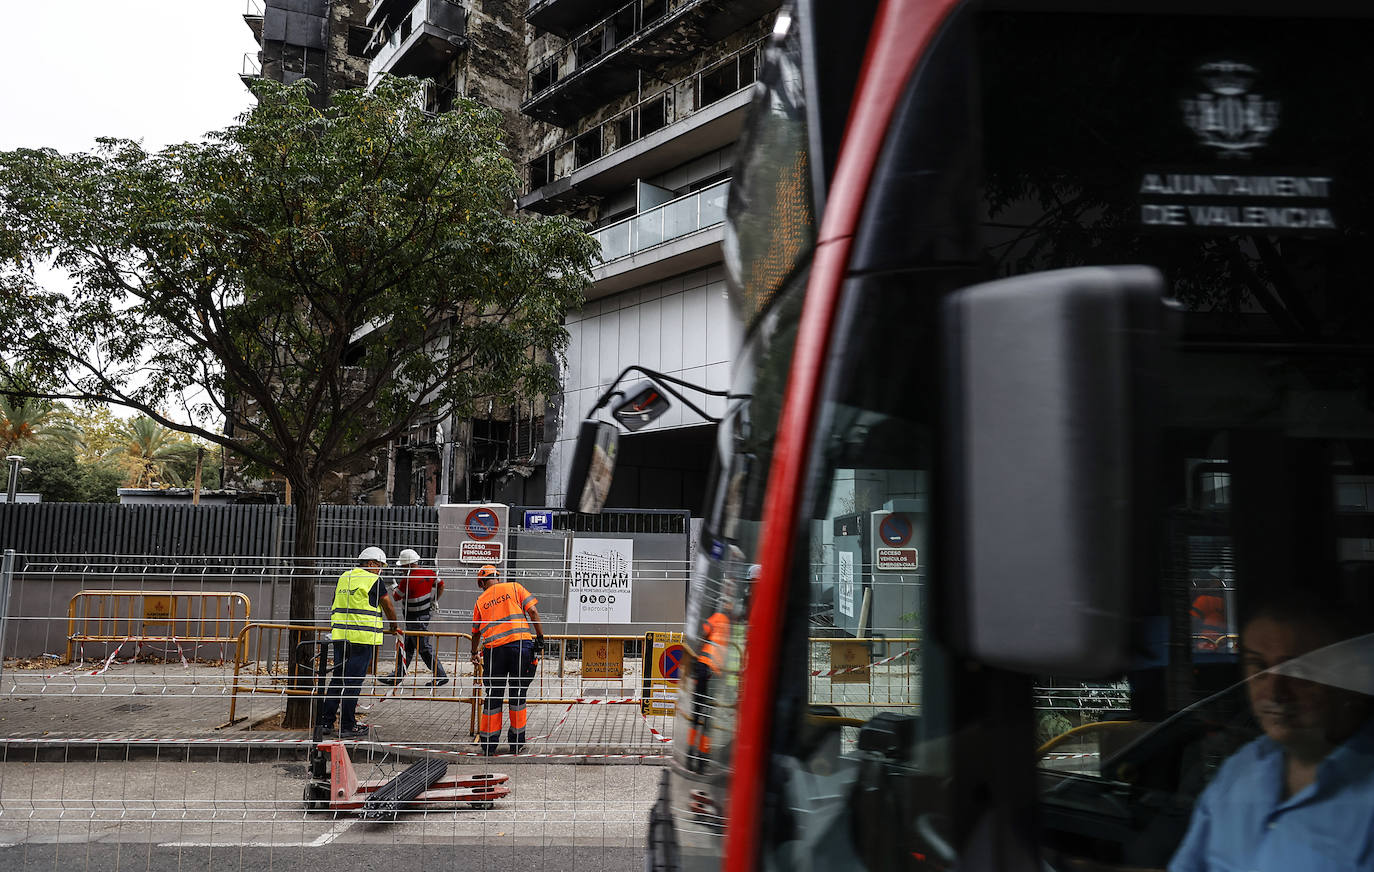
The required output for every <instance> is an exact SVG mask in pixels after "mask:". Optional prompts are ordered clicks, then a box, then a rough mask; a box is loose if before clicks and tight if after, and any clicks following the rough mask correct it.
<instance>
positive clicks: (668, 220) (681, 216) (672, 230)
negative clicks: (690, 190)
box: [661, 194, 701, 239]
mask: <svg viewBox="0 0 1374 872" xmlns="http://www.w3.org/2000/svg"><path fill="white" fill-rule="evenodd" d="M700 205H701V197H699V196H697V195H695V194H693V195H691V196H688V197H683V198H682V199H680V200H674V201H673V202H671V203H664V204H663V206H662V207H661V208H662V210H663V238H664V239H676V238H677V237H679V236H686V235H687V234H688V233H691V232H692V231H693V230H697V229H699V228H700V226H701V225H700V224H699V223H698V222H697V207H698V206H700Z"/></svg>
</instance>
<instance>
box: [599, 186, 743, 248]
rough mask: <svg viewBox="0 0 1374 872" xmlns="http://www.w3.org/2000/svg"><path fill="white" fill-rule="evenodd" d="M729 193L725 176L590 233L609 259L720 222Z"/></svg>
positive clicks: (723, 218)
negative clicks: (703, 186) (707, 186)
mask: <svg viewBox="0 0 1374 872" xmlns="http://www.w3.org/2000/svg"><path fill="white" fill-rule="evenodd" d="M729 193H730V182H729V180H726V181H724V182H718V183H717V184H714V185H712V186H711V187H709V188H704V189H702V190H700V191H697V192H696V193H694V194H688V195H687V196H685V197H679V198H677V199H676V200H672V201H670V202H668V203H664V204H663V205H662V206H657V207H655V208H653V209H650V210H648V211H647V212H644V213H642V214H640V215H635V216H634V217H633V218H626V219H625V220H624V221H619V222H616V223H615V224H612V225H610V226H609V227H603V228H601V229H600V230H597V231H596V232H595V233H593V234H592V235H593V236H595V237H596V238H597V240H598V241H599V242H600V243H601V259H602V260H603V261H607V262H609V261H612V260H615V259H617V258H621V257H625V256H627V255H630V254H634V253H635V252H639V251H643V250H645V249H646V248H652V247H654V246H655V245H659V244H661V243H664V242H669V241H671V240H674V239H677V238H678V237H680V236H686V235H687V234H689V233H694V232H696V231H697V230H703V229H705V228H707V227H713V226H715V225H716V224H720V223H721V222H723V221H724V220H725V201H726V200H727V199H728V197H729Z"/></svg>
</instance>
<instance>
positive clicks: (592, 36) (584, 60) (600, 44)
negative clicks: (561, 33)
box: [577, 28, 607, 69]
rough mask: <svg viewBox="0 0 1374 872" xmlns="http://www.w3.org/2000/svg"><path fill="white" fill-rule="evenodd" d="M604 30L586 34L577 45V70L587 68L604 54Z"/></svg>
mask: <svg viewBox="0 0 1374 872" xmlns="http://www.w3.org/2000/svg"><path fill="white" fill-rule="evenodd" d="M606 36H607V34H606V30H605V28H602V29H601V30H596V31H593V32H592V33H589V34H587V35H586V36H584V37H583V38H582V39H581V40H579V41H578V43H577V66H578V69H581V68H582V67H585V66H588V65H589V64H591V63H592V61H595V60H596V59H597V58H599V57H601V56H602V55H603V54H605V53H606Z"/></svg>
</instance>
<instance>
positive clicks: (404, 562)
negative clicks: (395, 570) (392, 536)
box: [396, 548, 420, 566]
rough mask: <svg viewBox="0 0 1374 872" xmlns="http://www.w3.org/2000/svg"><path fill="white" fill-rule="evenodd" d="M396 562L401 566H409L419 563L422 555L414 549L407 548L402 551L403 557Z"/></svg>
mask: <svg viewBox="0 0 1374 872" xmlns="http://www.w3.org/2000/svg"><path fill="white" fill-rule="evenodd" d="M396 562H397V563H399V564H400V565H401V566H409V565H410V564H412V563H419V562H420V555H418V554H416V553H415V549H414V548H405V549H403V550H402V551H401V555H400V556H399V557H397V558H396Z"/></svg>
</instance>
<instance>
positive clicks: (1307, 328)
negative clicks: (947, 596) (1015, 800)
mask: <svg viewBox="0 0 1374 872" xmlns="http://www.w3.org/2000/svg"><path fill="white" fill-rule="evenodd" d="M976 31H977V45H978V52H977V54H978V59H977V64H978V69H979V74H980V83H979V87H980V98H979V99H980V102H981V106H982V119H983V121H982V124H983V131H982V151H983V184H982V189H981V200H982V209H983V222H982V228H981V230H982V238H983V245H982V254H983V260H984V265H985V267H986V269H987V271H988V272H989V273H991V274H993V275H997V276H1007V275H1017V274H1023V273H1027V272H1033V271H1038V270H1045V269H1054V268H1059V267H1065V266H1079V265H1091V264H1127V263H1144V264H1148V265H1151V266H1154V267H1156V268H1158V269H1159V270H1160V271H1161V272H1162V273H1163V274H1164V275H1165V277H1166V279H1167V280H1168V283H1169V290H1170V294H1171V295H1172V296H1173V297H1174V298H1176V299H1177V301H1178V302H1179V304H1180V306H1181V313H1180V323H1181V327H1182V336H1181V342H1180V346H1179V348H1178V349H1177V351H1178V353H1177V359H1176V363H1175V366H1174V369H1173V371H1172V372H1171V373H1169V374H1168V378H1167V384H1166V390H1165V396H1166V407H1165V410H1164V421H1163V424H1164V430H1163V434H1164V438H1163V440H1162V442H1161V444H1160V446H1159V456H1158V463H1159V469H1160V470H1161V475H1160V482H1159V485H1160V488H1161V491H1162V493H1161V496H1160V504H1159V507H1158V511H1159V518H1160V524H1161V534H1162V541H1163V548H1162V553H1161V554H1160V563H1161V567H1160V573H1159V578H1158V580H1157V582H1156V583H1155V584H1154V585H1153V586H1152V587H1151V588H1150V589H1148V590H1141V591H1137V592H1135V609H1136V612H1137V614H1136V615H1135V616H1134V617H1135V626H1136V631H1135V636H1136V638H1135V639H1134V640H1133V641H1134V642H1135V647H1136V656H1135V661H1136V662H1135V663H1134V664H1133V665H1132V667H1131V668H1130V669H1129V670H1127V671H1126V672H1124V673H1122V674H1119V675H1115V676H1104V677H1096V678H1094V679H1093V680H1090V681H1089V680H1082V678H1081V677H1079V678H1072V677H1064V676H1041V677H1040V678H1039V679H1038V681H1037V686H1036V689H1035V703H1034V705H1035V715H1036V719H1035V723H1036V738H1035V742H1036V744H1037V746H1038V753H1039V760H1040V766H1041V787H1042V794H1041V819H1042V828H1041V846H1042V848H1043V849H1044V852H1045V853H1044V855H1045V857H1046V859H1047V860H1048V861H1049V862H1050V864H1051V865H1053V866H1054V867H1056V868H1119V867H1126V868H1135V867H1152V868H1159V867H1164V866H1169V867H1170V868H1175V869H1180V870H1185V869H1186V870H1191V869H1204V868H1261V867H1264V868H1273V864H1275V863H1278V864H1280V865H1286V866H1287V867H1288V868H1361V864H1367V862H1368V860H1367V858H1368V856H1369V851H1370V850H1371V847H1374V842H1371V837H1370V826H1371V823H1374V818H1372V817H1371V814H1374V813H1371V811H1370V809H1371V806H1370V805H1369V804H1368V803H1365V802H1364V801H1363V800H1362V799H1361V797H1362V796H1363V794H1362V793H1361V791H1362V790H1367V788H1348V787H1346V786H1345V785H1350V784H1355V783H1368V781H1369V779H1370V777H1371V776H1374V767H1371V766H1370V765H1369V764H1368V762H1365V761H1366V760H1367V759H1368V758H1367V755H1368V751H1365V750H1360V749H1363V748H1366V747H1367V746H1368V745H1369V744H1370V742H1371V741H1374V721H1371V720H1370V716H1371V714H1374V702H1372V699H1374V698H1372V697H1371V696H1370V694H1371V693H1374V686H1371V682H1370V681H1369V680H1368V678H1367V674H1368V673H1369V671H1370V669H1371V666H1374V649H1371V647H1370V646H1369V644H1368V641H1367V640H1368V639H1369V638H1371V637H1369V636H1366V635H1365V634H1366V633H1368V632H1369V631H1370V630H1374V625H1371V624H1370V622H1369V621H1368V616H1369V614H1370V609H1371V604H1374V561H1371V559H1370V558H1371V554H1370V553H1369V552H1368V550H1367V549H1366V548H1365V547H1364V542H1365V541H1366V540H1365V538H1364V537H1365V536H1366V535H1368V534H1369V533H1370V532H1371V524H1370V517H1369V515H1368V509H1367V507H1366V506H1367V503H1366V502H1365V501H1364V485H1363V482H1364V481H1366V480H1367V478H1368V476H1369V475H1370V474H1371V472H1374V404H1371V402H1370V397H1371V396H1374V307H1372V306H1371V300H1372V299H1374V293H1372V292H1374V287H1371V278H1370V270H1369V268H1368V265H1367V260H1368V257H1367V252H1368V250H1369V242H1370V236H1369V230H1370V221H1371V218H1370V211H1369V210H1368V208H1366V205H1365V204H1366V201H1367V200H1368V199H1369V192H1370V191H1371V190H1374V175H1372V174H1371V164H1370V161H1369V159H1368V154H1369V153H1370V148H1371V146H1374V114H1372V113H1371V112H1370V111H1369V98H1368V96H1367V91H1368V88H1367V87H1366V86H1367V85H1368V84H1369V83H1370V82H1371V81H1374V61H1372V60H1371V56H1370V53H1369V52H1368V50H1367V48H1366V46H1367V44H1368V40H1369V38H1370V36H1371V35H1374V25H1372V24H1371V22H1370V21H1369V20H1368V19H1359V20H1341V19H1336V18H1322V17H1315V16H1314V17H1311V18H1296V17H1295V18H1280V17H1276V16H1272V15H1271V16H1256V17H1243V16H1225V17H1222V16H1218V17H1208V16H1205V15H1182V16H1167V15H1157V14H1132V15H1107V14H1089V15H1084V14H1068V13H1043V12H1041V13H1031V12H1024V11H1018V12H1010V11H986V12H983V13H982V14H981V15H980V16H978V18H977V21H976ZM1354 83H1361V84H1359V85H1356V84H1354ZM1104 583H1111V580H1110V579H1108V580H1104ZM1349 640H1354V641H1349ZM1318 770H1320V771H1318ZM1304 773H1305V774H1304ZM1304 791H1306V792H1305V793H1304ZM1316 797H1321V799H1320V801H1317V800H1316ZM1309 799H1311V800H1313V801H1314V802H1315V805H1316V806H1317V807H1318V808H1317V809H1315V810H1314V809H1311V808H1309V809H1308V811H1306V812H1303V811H1301V810H1300V809H1301V807H1302V805H1303V802H1306V801H1308V800H1309ZM1290 800H1293V801H1290ZM1299 800H1300V801H1299ZM1275 828H1277V829H1275ZM1271 832H1278V833H1279V834H1280V835H1278V836H1273V835H1269V833H1271ZM1318 832H1320V835H1314V833H1318ZM1284 834H1287V835H1284ZM1359 858H1365V859H1363V860H1361V859H1359ZM1266 863H1267V864H1270V865H1267V866H1266V865H1265V864H1266Z"/></svg>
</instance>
